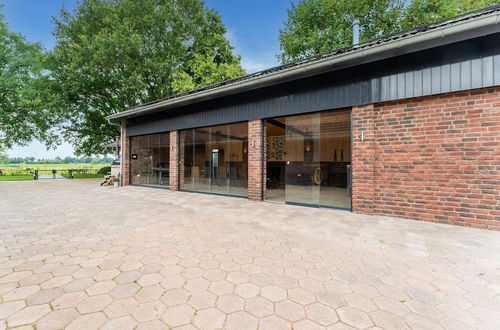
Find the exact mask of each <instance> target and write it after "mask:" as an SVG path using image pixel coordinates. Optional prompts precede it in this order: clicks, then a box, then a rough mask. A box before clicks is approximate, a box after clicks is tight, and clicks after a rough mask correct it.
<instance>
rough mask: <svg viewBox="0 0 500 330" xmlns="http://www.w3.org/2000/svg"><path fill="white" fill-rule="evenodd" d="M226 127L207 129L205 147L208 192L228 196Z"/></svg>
mask: <svg viewBox="0 0 500 330" xmlns="http://www.w3.org/2000/svg"><path fill="white" fill-rule="evenodd" d="M228 128H229V126H228V125H223V126H212V127H209V128H208V130H209V132H210V133H209V135H210V138H209V141H208V142H207V143H206V145H205V155H206V157H207V158H208V161H209V162H208V165H209V167H210V168H209V171H210V179H211V180H210V192H213V193H216V194H228V180H227V177H228V171H229V169H228V166H227V165H228V160H229V155H230V154H231V150H230V145H229V137H228Z"/></svg>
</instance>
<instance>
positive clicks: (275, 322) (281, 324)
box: [259, 315, 292, 330]
mask: <svg viewBox="0 0 500 330" xmlns="http://www.w3.org/2000/svg"><path fill="white" fill-rule="evenodd" d="M259 329H275V330H290V329H292V324H291V323H290V322H289V321H287V320H284V319H282V318H281V317H279V316H277V315H271V316H268V317H265V318H263V319H260V320H259Z"/></svg>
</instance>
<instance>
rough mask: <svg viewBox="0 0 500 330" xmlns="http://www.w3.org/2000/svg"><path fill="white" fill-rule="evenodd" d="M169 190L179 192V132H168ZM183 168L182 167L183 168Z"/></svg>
mask: <svg viewBox="0 0 500 330" xmlns="http://www.w3.org/2000/svg"><path fill="white" fill-rule="evenodd" d="M169 166H170V168H169V172H170V190H172V191H179V188H180V187H179V167H180V164H179V131H171V132H170V165H169ZM183 167H184V166H183Z"/></svg>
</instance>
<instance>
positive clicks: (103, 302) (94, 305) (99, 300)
mask: <svg viewBox="0 0 500 330" xmlns="http://www.w3.org/2000/svg"><path fill="white" fill-rule="evenodd" d="M111 302H113V298H111V297H110V296H109V295H107V294H103V295H99V296H91V297H88V298H86V299H85V300H83V301H82V302H81V303H79V304H78V305H76V309H77V310H78V312H80V314H88V313H94V312H98V311H101V310H103V309H104V308H106V306H108V305H109V304H111Z"/></svg>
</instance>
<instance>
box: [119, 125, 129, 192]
mask: <svg viewBox="0 0 500 330" xmlns="http://www.w3.org/2000/svg"><path fill="white" fill-rule="evenodd" d="M121 126H122V129H121V139H120V141H121V159H120V167H121V170H120V175H121V182H122V186H126V185H129V184H130V138H129V137H127V122H126V121H125V120H122V122H121Z"/></svg>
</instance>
